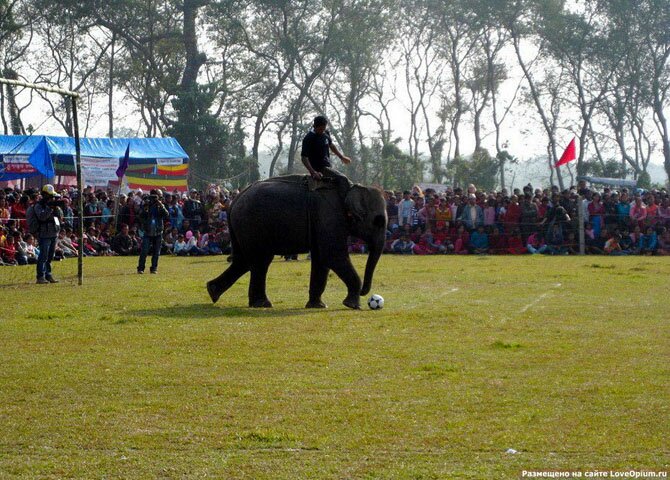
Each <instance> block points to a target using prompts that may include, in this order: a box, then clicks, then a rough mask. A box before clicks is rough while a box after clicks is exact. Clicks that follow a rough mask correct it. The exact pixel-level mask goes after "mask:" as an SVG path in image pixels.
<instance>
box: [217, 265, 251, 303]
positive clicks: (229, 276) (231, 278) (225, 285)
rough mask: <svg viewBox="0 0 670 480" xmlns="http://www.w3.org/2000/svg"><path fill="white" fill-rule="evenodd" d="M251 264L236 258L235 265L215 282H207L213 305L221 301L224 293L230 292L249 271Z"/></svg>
mask: <svg viewBox="0 0 670 480" xmlns="http://www.w3.org/2000/svg"><path fill="white" fill-rule="evenodd" d="M249 268H250V267H249V264H248V263H246V262H244V261H242V260H240V259H238V258H236V259H234V260H233V263H232V264H231V265H230V266H229V267H228V268H227V269H226V271H225V272H223V273H222V274H221V275H219V276H218V277H216V278H215V279H214V280H210V281H209V282H207V293H209V296H210V298H211V299H212V302H213V303H216V301H217V300H218V299H219V297H220V296H221V295H223V293H224V292H225V291H226V290H228V289H229V288H230V287H232V286H233V284H234V283H235V282H236V281H237V280H238V279H239V278H240V277H241V276H242V275H244V274H245V273H247V272H248V271H249Z"/></svg>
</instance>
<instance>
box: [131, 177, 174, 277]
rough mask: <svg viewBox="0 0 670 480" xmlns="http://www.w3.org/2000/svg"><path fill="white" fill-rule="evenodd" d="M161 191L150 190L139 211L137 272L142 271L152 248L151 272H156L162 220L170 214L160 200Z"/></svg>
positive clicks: (161, 236)
mask: <svg viewBox="0 0 670 480" xmlns="http://www.w3.org/2000/svg"><path fill="white" fill-rule="evenodd" d="M161 196H162V192H161V191H160V190H151V195H149V198H148V199H147V200H145V202H144V205H143V206H142V209H141V211H140V222H142V229H143V230H144V238H143V239H142V252H141V253H140V261H139V263H138V264H137V273H140V274H141V273H144V267H145V265H146V261H147V254H148V253H149V249H150V248H152V249H153V255H152V256H151V269H150V270H149V271H150V272H151V273H158V257H159V256H160V254H161V241H162V240H163V222H164V221H165V220H167V219H169V218H170V214H169V213H168V211H167V208H165V205H163V203H162V202H161V201H160V198H161Z"/></svg>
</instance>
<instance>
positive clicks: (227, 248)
mask: <svg viewBox="0 0 670 480" xmlns="http://www.w3.org/2000/svg"><path fill="white" fill-rule="evenodd" d="M219 248H220V249H221V253H222V254H224V255H230V253H231V252H232V247H231V243H230V231H229V230H228V228H227V227H225V228H223V229H222V230H221V232H220V233H219Z"/></svg>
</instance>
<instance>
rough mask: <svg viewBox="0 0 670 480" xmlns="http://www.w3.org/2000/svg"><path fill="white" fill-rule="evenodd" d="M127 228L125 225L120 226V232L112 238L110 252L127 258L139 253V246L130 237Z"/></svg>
mask: <svg viewBox="0 0 670 480" xmlns="http://www.w3.org/2000/svg"><path fill="white" fill-rule="evenodd" d="M129 231H130V229H129V227H128V225H126V224H125V223H124V224H122V225H121V231H120V232H119V233H117V234H116V235H115V236H114V237H113V238H112V250H113V251H114V252H115V253H116V254H117V255H122V256H128V255H137V254H138V253H139V245H138V244H137V242H136V241H135V240H134V239H133V238H132V237H131V236H130V234H129Z"/></svg>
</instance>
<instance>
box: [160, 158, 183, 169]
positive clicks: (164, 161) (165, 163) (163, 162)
mask: <svg viewBox="0 0 670 480" xmlns="http://www.w3.org/2000/svg"><path fill="white" fill-rule="evenodd" d="M156 163H157V164H158V166H160V167H174V166H176V165H181V164H182V163H184V160H183V159H181V158H157V159H156Z"/></svg>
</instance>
